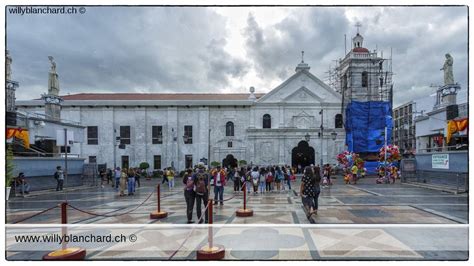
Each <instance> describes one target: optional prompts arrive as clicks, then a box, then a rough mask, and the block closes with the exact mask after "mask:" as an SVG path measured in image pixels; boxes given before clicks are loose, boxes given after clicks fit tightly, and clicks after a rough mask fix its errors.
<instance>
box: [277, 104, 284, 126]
mask: <svg viewBox="0 0 474 266" xmlns="http://www.w3.org/2000/svg"><path fill="white" fill-rule="evenodd" d="M279 109H280V110H279V114H278V116H279V121H280V122H279V125H278V127H279V128H283V127H285V121H284V109H283V106H280V108H279Z"/></svg>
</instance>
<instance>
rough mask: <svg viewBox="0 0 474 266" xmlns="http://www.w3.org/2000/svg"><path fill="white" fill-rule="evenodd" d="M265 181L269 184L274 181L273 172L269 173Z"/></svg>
mask: <svg viewBox="0 0 474 266" xmlns="http://www.w3.org/2000/svg"><path fill="white" fill-rule="evenodd" d="M265 181H266V182H268V183H270V182H272V181H273V176H272V173H271V172H269V173H268V174H267V177H266V178H265Z"/></svg>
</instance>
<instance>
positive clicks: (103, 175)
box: [99, 169, 107, 188]
mask: <svg viewBox="0 0 474 266" xmlns="http://www.w3.org/2000/svg"><path fill="white" fill-rule="evenodd" d="M99 177H100V187H101V188H104V187H105V186H104V184H105V182H106V181H107V173H106V172H105V169H100V170H99Z"/></svg>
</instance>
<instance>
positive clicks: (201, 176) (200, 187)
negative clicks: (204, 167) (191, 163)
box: [186, 173, 207, 195]
mask: <svg viewBox="0 0 474 266" xmlns="http://www.w3.org/2000/svg"><path fill="white" fill-rule="evenodd" d="M206 178H207V176H206V174H205V173H197V175H196V181H195V183H196V190H195V191H196V194H198V195H204V193H206V182H205V181H204V180H205V179H206ZM186 185H187V184H186Z"/></svg>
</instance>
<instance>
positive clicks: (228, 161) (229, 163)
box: [222, 154, 237, 168]
mask: <svg viewBox="0 0 474 266" xmlns="http://www.w3.org/2000/svg"><path fill="white" fill-rule="evenodd" d="M222 167H227V168H234V167H237V159H235V158H234V155H232V154H228V155H227V156H226V157H225V159H224V160H222Z"/></svg>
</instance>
